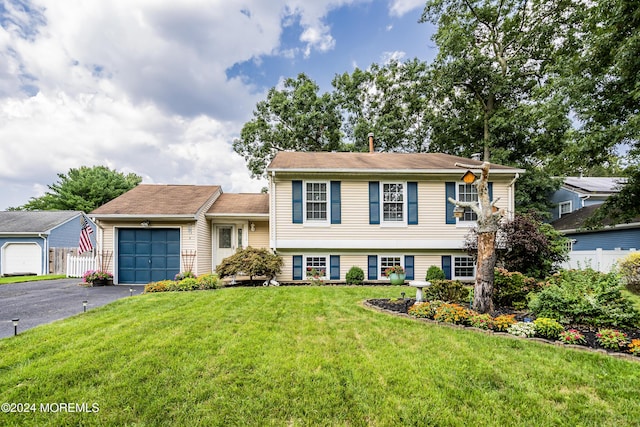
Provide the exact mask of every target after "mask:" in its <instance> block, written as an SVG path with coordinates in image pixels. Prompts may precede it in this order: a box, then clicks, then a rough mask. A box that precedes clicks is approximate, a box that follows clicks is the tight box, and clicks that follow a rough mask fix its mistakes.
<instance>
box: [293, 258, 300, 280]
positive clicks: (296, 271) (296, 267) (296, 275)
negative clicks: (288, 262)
mask: <svg viewBox="0 0 640 427" xmlns="http://www.w3.org/2000/svg"><path fill="white" fill-rule="evenodd" d="M293 280H302V255H294V256H293Z"/></svg>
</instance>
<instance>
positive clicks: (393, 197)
mask: <svg viewBox="0 0 640 427" xmlns="http://www.w3.org/2000/svg"><path fill="white" fill-rule="evenodd" d="M404 193H405V185H404V184H403V183H397V182H396V183H383V184H382V222H383V223H389V224H392V223H396V224H397V223H405V222H406V216H405V210H406V209H405V194H404Z"/></svg>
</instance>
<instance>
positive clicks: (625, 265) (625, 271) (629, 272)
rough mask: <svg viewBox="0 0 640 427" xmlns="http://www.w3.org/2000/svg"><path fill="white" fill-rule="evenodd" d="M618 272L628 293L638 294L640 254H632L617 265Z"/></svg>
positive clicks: (639, 287)
mask: <svg viewBox="0 0 640 427" xmlns="http://www.w3.org/2000/svg"><path fill="white" fill-rule="evenodd" d="M618 271H619V272H620V275H621V276H622V280H623V281H624V283H625V284H626V285H627V288H629V290H630V291H633V292H635V293H640V252H633V253H630V254H629V255H627V256H626V257H624V258H622V260H621V261H620V262H619V263H618Z"/></svg>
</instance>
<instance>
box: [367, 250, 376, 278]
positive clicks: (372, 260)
mask: <svg viewBox="0 0 640 427" xmlns="http://www.w3.org/2000/svg"><path fill="white" fill-rule="evenodd" d="M367 267H368V268H367V279H368V280H378V255H369V257H368V262H367Z"/></svg>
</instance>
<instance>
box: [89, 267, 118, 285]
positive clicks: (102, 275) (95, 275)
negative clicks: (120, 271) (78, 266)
mask: <svg viewBox="0 0 640 427" xmlns="http://www.w3.org/2000/svg"><path fill="white" fill-rule="evenodd" d="M82 279H83V280H84V282H85V283H93V282H95V281H96V280H108V279H113V274H111V273H109V272H108V271H103V270H87V271H85V272H84V274H83V275H82Z"/></svg>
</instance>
